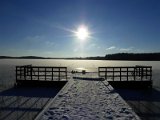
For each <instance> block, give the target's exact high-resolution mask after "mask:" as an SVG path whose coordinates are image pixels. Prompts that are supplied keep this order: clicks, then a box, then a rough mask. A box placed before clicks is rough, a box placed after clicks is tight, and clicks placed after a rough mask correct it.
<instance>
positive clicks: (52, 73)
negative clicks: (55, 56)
mask: <svg viewBox="0 0 160 120" xmlns="http://www.w3.org/2000/svg"><path fill="white" fill-rule="evenodd" d="M52 81H53V67H52Z"/></svg>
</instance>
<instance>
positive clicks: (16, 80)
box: [16, 66, 18, 82]
mask: <svg viewBox="0 0 160 120" xmlns="http://www.w3.org/2000/svg"><path fill="white" fill-rule="evenodd" d="M17 70H18V67H17V66H16V82H17V80H18V76H17V73H18V71H17Z"/></svg>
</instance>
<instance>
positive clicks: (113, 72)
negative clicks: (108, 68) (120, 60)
mask: <svg viewBox="0 0 160 120" xmlns="http://www.w3.org/2000/svg"><path fill="white" fill-rule="evenodd" d="M113 81H114V67H113Z"/></svg>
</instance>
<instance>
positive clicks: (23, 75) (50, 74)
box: [16, 65, 67, 81]
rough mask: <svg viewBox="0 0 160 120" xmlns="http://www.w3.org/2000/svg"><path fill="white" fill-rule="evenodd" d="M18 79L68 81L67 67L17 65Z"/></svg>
mask: <svg viewBox="0 0 160 120" xmlns="http://www.w3.org/2000/svg"><path fill="white" fill-rule="evenodd" d="M18 80H38V81H60V80H62V81H64V80H65V81H66V80H67V67H46V66H32V65H25V66H16V81H18Z"/></svg>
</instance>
